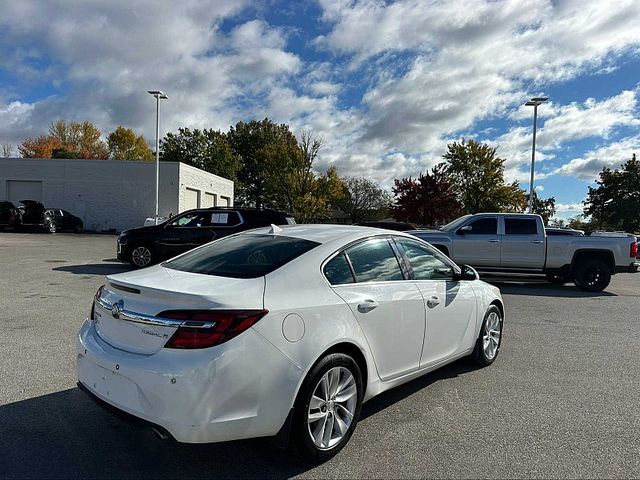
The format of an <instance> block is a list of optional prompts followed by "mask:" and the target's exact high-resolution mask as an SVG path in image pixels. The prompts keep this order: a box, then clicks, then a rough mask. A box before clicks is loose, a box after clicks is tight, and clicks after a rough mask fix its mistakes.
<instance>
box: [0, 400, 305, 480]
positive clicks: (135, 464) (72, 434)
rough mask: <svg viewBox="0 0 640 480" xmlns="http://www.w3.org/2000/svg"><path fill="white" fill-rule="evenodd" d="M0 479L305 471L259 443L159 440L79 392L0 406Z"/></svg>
mask: <svg viewBox="0 0 640 480" xmlns="http://www.w3.org/2000/svg"><path fill="white" fill-rule="evenodd" d="M0 432H2V434H1V435H0V449H1V451H2V455H0V472H1V473H0V477H2V478H125V477H126V478H212V477H216V478H282V477H290V476H293V475H296V474H299V473H301V472H304V471H306V470H308V469H309V468H310V467H309V466H305V465H304V464H302V463H301V462H299V461H297V460H296V459H294V458H292V457H290V456H289V454H288V453H287V452H286V451H282V450H279V449H278V448H276V447H274V446H272V445H271V444H269V443H268V442H267V441H265V440H248V441H237V442H229V443H218V444H207V445H186V444H179V443H176V442H172V441H167V442H161V441H160V440H158V439H156V438H155V437H154V436H153V434H152V433H151V431H150V430H147V429H142V428H141V427H139V426H137V425H135V424H133V425H132V424H130V423H127V422H124V421H122V420H121V419H119V418H117V417H114V416H112V415H110V414H109V413H107V412H105V411H104V410H102V409H101V408H100V407H98V406H97V405H95V404H94V403H93V402H92V401H91V400H90V399H88V398H87V397H86V396H85V395H84V393H82V392H81V391H80V390H79V389H77V388H73V389H70V390H64V391H61V392H57V393H52V394H50V395H44V396H41V397H36V398H32V399H29V400H23V401H21V402H16V403H11V404H8V405H5V406H2V407H0Z"/></svg>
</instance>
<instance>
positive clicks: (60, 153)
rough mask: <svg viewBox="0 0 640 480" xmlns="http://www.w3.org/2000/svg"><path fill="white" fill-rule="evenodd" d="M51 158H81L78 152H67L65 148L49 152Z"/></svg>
mask: <svg viewBox="0 0 640 480" xmlns="http://www.w3.org/2000/svg"><path fill="white" fill-rule="evenodd" d="M51 158H82V156H81V155H80V153H79V152H75V151H73V150H68V149H67V148H65V147H61V148H54V149H53V150H51Z"/></svg>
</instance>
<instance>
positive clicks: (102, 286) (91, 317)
mask: <svg viewBox="0 0 640 480" xmlns="http://www.w3.org/2000/svg"><path fill="white" fill-rule="evenodd" d="M102 290H104V285H101V286H100V288H98V291H97V292H96V294H95V295H94V296H93V302H91V313H90V314H89V320H90V321H92V322H93V321H94V320H95V316H96V300H98V298H100V295H102Z"/></svg>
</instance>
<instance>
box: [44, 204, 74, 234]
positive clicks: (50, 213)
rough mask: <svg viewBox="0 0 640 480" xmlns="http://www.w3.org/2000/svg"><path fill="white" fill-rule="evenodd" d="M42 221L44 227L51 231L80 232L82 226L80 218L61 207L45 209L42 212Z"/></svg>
mask: <svg viewBox="0 0 640 480" xmlns="http://www.w3.org/2000/svg"><path fill="white" fill-rule="evenodd" d="M44 222H45V225H46V228H47V229H49V231H50V232H51V233H56V232H62V231H64V230H67V231H70V232H81V231H82V228H83V224H82V220H81V219H80V218H78V217H76V216H75V215H72V214H70V213H69V212H67V211H66V210H62V209H61V208H48V209H46V210H45V212H44Z"/></svg>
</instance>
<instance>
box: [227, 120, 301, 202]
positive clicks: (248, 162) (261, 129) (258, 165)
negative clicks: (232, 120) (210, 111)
mask: <svg viewBox="0 0 640 480" xmlns="http://www.w3.org/2000/svg"><path fill="white" fill-rule="evenodd" d="M227 139H228V141H229V144H230V145H231V148H232V149H233V151H234V152H235V153H237V154H238V155H239V156H240V158H241V159H242V167H241V168H240V171H239V172H238V180H240V192H239V193H240V195H239V196H240V198H241V199H243V200H245V201H247V202H248V203H250V204H253V205H255V206H256V207H258V208H259V207H262V206H265V205H267V206H268V205H273V204H274V201H275V199H274V195H273V192H272V191H270V184H271V186H272V183H273V182H272V180H270V177H271V176H272V175H277V174H278V173H279V169H280V168H283V169H285V170H286V169H288V168H289V167H288V166H287V163H295V159H294V158H292V155H293V156H295V155H297V154H295V155H294V154H293V152H295V150H296V149H297V148H298V142H297V140H296V137H295V136H294V135H293V133H292V132H291V130H289V126H288V125H286V124H280V125H278V124H276V123H274V122H272V121H271V120H269V119H268V118H265V119H264V120H260V121H258V120H252V121H250V122H248V123H245V122H238V123H237V124H236V126H235V127H231V128H230V129H229V133H227ZM277 155H284V157H282V158H281V161H280V162H278V161H277V159H276V156H277ZM276 195H277V194H276Z"/></svg>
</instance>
